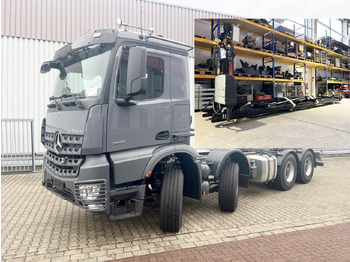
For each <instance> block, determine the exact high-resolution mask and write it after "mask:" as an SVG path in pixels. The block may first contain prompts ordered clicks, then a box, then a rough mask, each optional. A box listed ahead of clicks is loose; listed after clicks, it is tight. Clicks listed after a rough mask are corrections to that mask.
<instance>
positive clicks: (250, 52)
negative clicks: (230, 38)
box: [233, 46, 305, 65]
mask: <svg viewBox="0 0 350 262" xmlns="http://www.w3.org/2000/svg"><path fill="white" fill-rule="evenodd" d="M233 52H234V53H235V54H236V55H238V56H245V57H251V58H266V57H271V58H272V57H274V58H275V61H276V62H281V63H287V64H301V65H304V64H305V60H300V59H295V58H292V57H286V56H283V55H278V54H273V53H269V52H265V51H260V50H254V49H251V48H246V47H241V46H235V47H234V49H233Z"/></svg>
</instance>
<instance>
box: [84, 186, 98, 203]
mask: <svg viewBox="0 0 350 262" xmlns="http://www.w3.org/2000/svg"><path fill="white" fill-rule="evenodd" d="M100 191H101V184H86V185H79V195H80V199H81V200H83V201H86V200H87V201H92V200H95V199H96V198H97V197H98V196H99V195H100Z"/></svg>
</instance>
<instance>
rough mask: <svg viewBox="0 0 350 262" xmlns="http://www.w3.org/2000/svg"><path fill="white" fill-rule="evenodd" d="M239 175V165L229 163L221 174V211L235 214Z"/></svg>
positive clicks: (225, 164)
mask: <svg viewBox="0 0 350 262" xmlns="http://www.w3.org/2000/svg"><path fill="white" fill-rule="evenodd" d="M238 174H239V166H238V164H237V163H233V162H231V161H227V162H226V163H224V166H223V167H222V169H221V172H220V181H219V207H220V210H221V211H226V212H234V211H235V210H236V208H237V205H238Z"/></svg>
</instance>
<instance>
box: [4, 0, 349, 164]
mask: <svg viewBox="0 0 350 262" xmlns="http://www.w3.org/2000/svg"><path fill="white" fill-rule="evenodd" d="M1 5H2V6H1V8H2V25H1V26H2V27H1V42H2V45H1V46H2V47H1V48H2V49H1V56H2V59H1V63H2V65H1V66H2V72H1V86H2V88H1V118H2V120H3V121H2V142H1V143H2V149H1V150H2V159H4V161H5V160H6V159H9V160H10V161H12V162H2V165H5V166H6V165H16V164H18V161H17V162H16V161H15V162H13V158H14V157H15V156H20V157H22V159H21V160H20V161H24V160H25V159H27V158H28V159H29V158H30V157H32V156H33V154H36V155H37V156H38V157H40V156H41V155H42V153H43V152H44V147H43V146H42V145H41V143H40V126H41V120H42V118H44V116H45V111H46V105H47V103H48V100H49V97H50V96H51V92H52V86H53V84H54V81H55V75H54V74H45V75H42V74H40V66H41V64H42V63H43V62H44V61H48V60H51V59H52V57H53V55H54V52H55V51H56V50H58V49H59V48H61V47H62V46H64V44H66V43H70V42H72V41H74V40H75V39H77V38H80V37H82V36H84V35H87V34H89V33H91V32H92V31H93V30H94V29H97V28H116V19H117V18H122V20H123V22H124V23H127V24H130V25H136V26H142V27H143V28H150V27H152V28H154V32H155V33H161V34H162V35H163V36H164V37H165V38H169V39H173V40H176V41H180V42H183V43H186V44H188V45H190V46H193V47H196V48H195V50H193V51H191V52H190V68H194V67H195V65H197V64H199V63H201V62H202V61H203V60H204V59H205V58H206V56H207V55H208V54H206V53H203V49H200V48H198V45H197V44H198V43H199V42H201V40H199V39H198V38H195V35H197V34H200V35H201V37H202V39H206V40H208V41H213V40H214V42H215V38H217V37H218V29H217V28H220V27H222V26H223V25H221V22H220V20H221V21H225V20H228V19H234V18H235V16H234V15H235V14H232V15H229V14H220V13H214V12H209V11H203V10H197V9H193V8H186V7H182V6H175V5H171V4H165V3H161V2H155V1H147V0H102V1H98V0H88V1H86V0H77V1H60V0H52V1H45V0H28V1H19V0H18V1H13V0H3V1H2V2H1ZM140 14H141V15H140ZM203 19H204V20H203ZM205 19H214V20H213V22H212V21H208V20H205ZM218 19H219V20H218ZM218 22H220V26H219V27H217V28H216V29H214V28H213V27H212V24H213V23H214V24H215V23H218ZM231 22H232V23H235V20H230V23H231ZM278 22H279V23H280V24H281V25H282V24H283V25H287V24H288V23H289V24H290V23H292V24H298V25H301V24H303V25H302V26H303V29H302V30H305V32H304V36H303V37H308V38H311V39H312V41H314V40H316V39H317V38H318V34H319V31H320V32H321V31H324V32H327V33H326V35H327V36H331V37H332V38H334V39H336V40H338V41H342V42H343V43H345V44H347V45H349V44H350V43H348V42H346V41H350V40H349V30H350V29H349V28H350V24H349V21H348V20H344V19H343V20H338V19H324V20H319V21H317V20H315V19H306V20H303V21H297V23H295V21H294V22H291V21H276V25H277V23H278ZM289 24H288V25H289ZM335 25H336V26H335ZM339 25H340V27H339ZM236 26H237V28H240V26H241V23H236ZM305 28H306V29H305ZM339 28H340V29H339ZM211 29H213V30H212V32H213V35H214V39H212V38H213V36H212V35H211ZM203 30H204V31H205V32H204V33H203ZM215 30H216V31H215ZM242 32H243V31H241V32H240V33H239V34H241V35H239V36H238V38H237V40H238V41H241V40H242V37H243V35H244V33H243V34H242ZM215 34H216V35H215ZM196 37H197V36H196ZM195 39H196V40H195ZM202 42H203V41H202ZM204 42H205V41H204ZM205 48H206V49H208V47H205ZM209 49H211V47H210V48H209ZM204 50H205V49H204ZM205 52H208V50H205ZM209 53H210V52H209ZM195 57H196V58H195ZM208 57H209V58H210V57H211V54H209V56H208ZM236 59H237V58H236ZM249 59H251V57H250V58H249ZM250 61H251V60H250ZM235 63H236V64H237V63H238V61H237V60H236V61H235ZM313 70H315V69H313ZM341 72H342V77H343V78H342V79H341V81H343V79H344V82H345V81H346V80H345V79H347V78H346V77H347V75H346V74H349V71H346V70H341ZM192 74H194V72H193V71H192ZM315 74H316V73H315V72H314V71H313V73H312V74H309V76H306V75H305V76H304V77H305V79H304V80H303V83H302V87H301V91H302V92H304V93H305V92H307V91H306V84H307V83H308V82H310V86H309V87H308V88H310V90H312V91H310V94H314V95H315V94H317V87H316V85H314V83H316V82H314V81H313V80H314V79H312V76H314V75H315ZM311 75H312V76H311ZM201 77H202V76H194V78H195V79H196V81H200V78H201ZM307 77H309V79H308V78H307ZM341 81H340V82H341ZM329 87H330V86H329ZM326 88H327V89H328V84H326ZM191 89H193V90H194V86H193V87H191ZM197 99H199V98H198V97H197ZM194 106H196V105H194ZM195 109H199V110H200V109H201V108H200V106H199V105H198V104H197V108H195ZM31 134H32V137H33V139H31ZM29 165H32V166H33V162H30V164H29Z"/></svg>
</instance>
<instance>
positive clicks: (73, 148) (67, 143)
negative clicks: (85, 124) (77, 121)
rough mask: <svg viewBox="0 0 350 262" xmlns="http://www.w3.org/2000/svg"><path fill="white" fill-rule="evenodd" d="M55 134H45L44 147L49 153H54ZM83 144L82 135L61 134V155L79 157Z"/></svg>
mask: <svg viewBox="0 0 350 262" xmlns="http://www.w3.org/2000/svg"><path fill="white" fill-rule="evenodd" d="M54 139H55V133H48V132H46V133H45V144H44V145H45V147H46V149H48V150H50V151H53V152H54V151H55V144H54ZM82 144H83V136H82V135H72V134H62V151H61V152H60V154H62V155H80V154H81V148H82Z"/></svg>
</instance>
